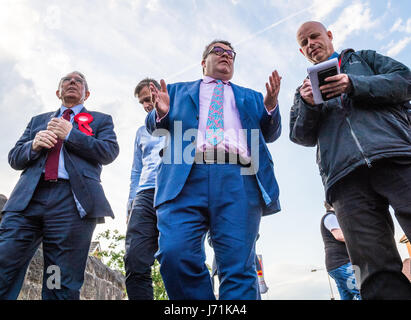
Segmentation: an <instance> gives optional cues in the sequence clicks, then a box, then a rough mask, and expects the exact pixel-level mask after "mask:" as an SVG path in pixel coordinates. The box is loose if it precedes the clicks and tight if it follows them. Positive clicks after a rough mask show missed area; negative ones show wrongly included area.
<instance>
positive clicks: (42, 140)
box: [31, 130, 57, 152]
mask: <svg viewBox="0 0 411 320" xmlns="http://www.w3.org/2000/svg"><path fill="white" fill-rule="evenodd" d="M56 143H57V135H56V134H55V133H53V132H52V131H50V130H41V131H39V132H37V134H36V136H35V137H34V140H33V143H32V145H31V148H32V149H33V151H36V152H37V151H40V150H41V149H43V148H46V149H51V148H53V147H54V145H55V144H56Z"/></svg>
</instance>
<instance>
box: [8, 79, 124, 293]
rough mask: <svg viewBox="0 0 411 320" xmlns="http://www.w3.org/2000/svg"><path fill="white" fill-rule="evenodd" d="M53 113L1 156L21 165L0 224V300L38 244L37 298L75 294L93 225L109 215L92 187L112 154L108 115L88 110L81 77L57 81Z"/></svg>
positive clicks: (14, 288) (14, 287) (14, 286)
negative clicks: (40, 262)
mask: <svg viewBox="0 0 411 320" xmlns="http://www.w3.org/2000/svg"><path fill="white" fill-rule="evenodd" d="M56 94H57V97H58V98H59V99H60V100H61V101H62V105H61V107H60V108H59V109H58V110H57V111H56V112H48V113H44V114H40V115H38V116H35V117H33V118H32V119H31V121H30V123H29V124H28V125H27V128H26V130H25V131H24V133H23V135H22V136H21V138H20V139H19V140H18V141H17V143H16V145H15V146H14V148H13V149H11V151H10V153H9V163H10V165H11V167H12V168H13V169H16V170H23V172H22V174H21V177H20V179H19V181H18V183H17V185H16V186H15V188H14V190H13V192H12V194H11V195H10V198H9V200H8V201H7V203H6V205H5V206H4V208H3V210H2V213H3V219H2V222H1V225H0V299H16V298H17V297H18V295H19V292H20V289H21V286H22V284H23V280H24V276H25V273H26V270H27V267H28V264H29V262H30V259H31V258H32V256H33V255H34V253H35V251H36V250H37V248H38V247H39V245H40V244H41V243H42V244H43V255H44V276H43V290H42V298H43V299H79V296H80V288H81V286H82V284H83V281H84V269H85V266H86V262H87V257H88V250H89V247H90V241H91V238H92V235H93V231H94V228H95V226H96V223H101V222H104V217H105V216H111V217H114V215H113V212H112V210H111V207H110V204H109V203H108V201H107V199H106V197H105V195H104V192H103V188H102V186H101V184H100V173H101V170H102V165H106V164H109V163H111V162H112V161H114V159H115V158H116V157H117V155H118V153H119V147H118V144H117V139H116V135H115V133H114V130H113V129H114V125H113V121H112V118H111V116H109V115H106V114H103V113H100V112H93V111H88V110H86V109H85V108H84V106H83V102H84V101H85V100H86V99H87V98H88V97H89V95H90V92H89V90H88V85H87V82H86V79H85V77H84V75H83V74H81V73H80V72H77V71H75V72H72V73H69V74H68V75H67V76H65V77H63V78H62V79H61V80H60V83H59V88H58V90H57V92H56Z"/></svg>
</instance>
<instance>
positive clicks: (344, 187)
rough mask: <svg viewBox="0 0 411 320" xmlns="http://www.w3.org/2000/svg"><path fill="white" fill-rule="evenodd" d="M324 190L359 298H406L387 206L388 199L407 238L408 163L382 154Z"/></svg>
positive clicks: (410, 205)
mask: <svg viewBox="0 0 411 320" xmlns="http://www.w3.org/2000/svg"><path fill="white" fill-rule="evenodd" d="M329 195H330V199H331V202H332V205H333V207H334V209H335V212H336V216H337V219H338V222H339V224H340V226H341V230H342V231H343V234H344V238H345V242H346V245H347V249H348V253H349V256H350V260H351V262H352V264H353V266H354V270H356V277H357V278H358V277H359V278H360V279H359V281H357V283H359V284H360V293H361V297H362V299H411V284H410V282H409V280H408V279H407V278H406V277H405V275H404V274H403V273H402V261H401V257H400V255H399V253H398V250H397V246H396V243H395V239H394V223H393V221H392V218H391V215H390V212H389V210H388V208H389V205H390V206H391V207H392V208H393V209H394V212H395V217H396V218H397V220H398V222H399V224H400V226H401V228H402V229H403V231H404V232H405V234H406V236H407V237H408V239H411V164H409V163H406V162H403V163H401V162H394V161H390V160H382V161H377V162H375V163H373V164H372V168H368V167H366V166H363V167H359V168H357V169H356V170H354V171H353V172H352V173H350V174H348V175H347V176H346V177H344V178H342V179H341V180H340V181H338V182H337V183H336V184H335V185H334V186H332V188H331V190H330V194H329ZM357 280H358V279H357Z"/></svg>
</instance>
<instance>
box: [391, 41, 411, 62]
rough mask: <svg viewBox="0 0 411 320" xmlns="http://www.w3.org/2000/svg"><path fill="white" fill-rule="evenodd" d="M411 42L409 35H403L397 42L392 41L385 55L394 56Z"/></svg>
mask: <svg viewBox="0 0 411 320" xmlns="http://www.w3.org/2000/svg"><path fill="white" fill-rule="evenodd" d="M410 42H411V37H405V38H403V39H401V40H400V41H398V42H397V43H394V42H392V43H391V44H390V45H389V48H390V49H388V51H387V53H386V55H387V56H392V57H395V56H396V55H398V54H399V53H400V52H401V51H402V50H404V48H405V47H406V46H407V45H408V44H409V43H410Z"/></svg>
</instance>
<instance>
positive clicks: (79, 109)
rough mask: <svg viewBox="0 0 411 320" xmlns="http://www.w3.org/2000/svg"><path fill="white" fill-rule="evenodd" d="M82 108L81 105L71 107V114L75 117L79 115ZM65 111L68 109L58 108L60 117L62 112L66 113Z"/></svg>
mask: <svg viewBox="0 0 411 320" xmlns="http://www.w3.org/2000/svg"><path fill="white" fill-rule="evenodd" d="M83 108H84V106H83V104H78V105H76V106H74V107H72V108H71V110H72V111H73V114H74V115H75V116H76V115H77V114H79V113H80V111H81V109H83ZM67 109H68V108H67V107H65V106H63V105H62V106H61V107H60V115H62V114H63V112H64V111H66V110H67Z"/></svg>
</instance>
